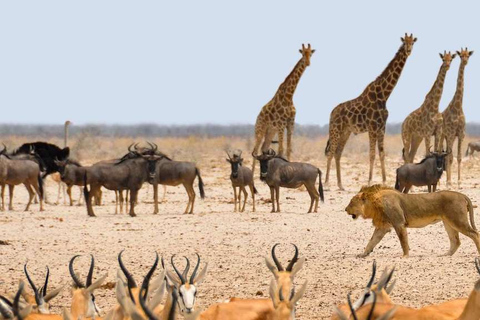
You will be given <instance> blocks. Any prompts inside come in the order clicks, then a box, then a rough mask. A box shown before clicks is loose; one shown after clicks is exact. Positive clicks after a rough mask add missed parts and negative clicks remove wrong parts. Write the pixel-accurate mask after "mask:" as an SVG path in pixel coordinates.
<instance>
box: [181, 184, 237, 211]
mask: <svg viewBox="0 0 480 320" xmlns="http://www.w3.org/2000/svg"><path fill="white" fill-rule="evenodd" d="M189 188H190V194H191V195H192V204H191V206H190V212H189V213H190V214H193V206H194V204H195V197H196V194H195V190H194V189H193V183H192V184H191V185H190V186H189ZM238 206H239V207H240V202H239V203H238Z"/></svg>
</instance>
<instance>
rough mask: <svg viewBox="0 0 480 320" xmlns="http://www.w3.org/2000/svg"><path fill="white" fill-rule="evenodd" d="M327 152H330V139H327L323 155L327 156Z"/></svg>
mask: <svg viewBox="0 0 480 320" xmlns="http://www.w3.org/2000/svg"><path fill="white" fill-rule="evenodd" d="M328 151H330V139H328V141H327V146H326V147H325V155H327V153H328Z"/></svg>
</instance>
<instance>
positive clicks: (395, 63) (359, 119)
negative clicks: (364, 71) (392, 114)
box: [325, 34, 417, 190]
mask: <svg viewBox="0 0 480 320" xmlns="http://www.w3.org/2000/svg"><path fill="white" fill-rule="evenodd" d="M400 39H401V40H402V45H401V46H400V48H399V49H398V51H397V53H396V54H395V57H394V58H393V60H392V61H390V63H389V64H388V66H387V67H386V69H385V70H384V71H383V72H382V73H381V74H380V75H379V76H378V77H377V79H375V80H374V81H373V82H371V83H370V84H369V85H368V86H367V87H366V88H365V90H364V91H363V93H362V94H361V95H360V96H358V97H357V98H355V99H353V100H350V101H346V102H343V103H341V104H339V105H338V106H336V107H335V109H333V111H332V113H331V114H330V124H329V139H328V142H327V146H326V148H325V155H326V156H327V175H326V178H325V183H326V184H327V185H328V180H329V177H330V165H331V163H332V158H333V157H335V165H336V169H337V185H338V188H339V189H340V190H344V188H343V186H342V178H341V170H340V158H341V157H342V152H343V149H344V148H345V144H346V143H347V141H348V138H349V137H350V134H351V133H354V134H358V133H364V132H368V138H369V140H370V173H369V176H368V184H371V182H372V174H373V164H374V161H375V144H378V153H379V155H380V163H381V167H382V179H383V183H385V181H386V175H385V153H384V149H383V140H384V136H385V124H386V122H387V117H388V110H387V105H386V104H387V100H388V98H389V97H390V94H391V93H392V91H393V89H394V88H395V85H396V84H397V82H398V79H399V78H400V74H401V73H402V70H403V67H404V66H405V63H406V62H407V58H408V56H409V55H410V53H411V52H412V48H413V44H414V43H415V42H416V41H417V38H414V37H413V35H410V36H409V35H407V34H405V37H402V38H400Z"/></svg>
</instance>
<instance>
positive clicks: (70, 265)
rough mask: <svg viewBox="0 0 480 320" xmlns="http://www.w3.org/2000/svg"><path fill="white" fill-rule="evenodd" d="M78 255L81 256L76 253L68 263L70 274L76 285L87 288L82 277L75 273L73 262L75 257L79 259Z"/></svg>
mask: <svg viewBox="0 0 480 320" xmlns="http://www.w3.org/2000/svg"><path fill="white" fill-rule="evenodd" d="M78 257H80V255H76V256H74V257H73V258H72V259H71V260H70V263H69V264H68V270H69V271H70V276H71V277H72V279H73V282H74V283H75V285H76V286H77V287H78V288H85V285H84V284H83V283H82V281H81V280H80V279H78V277H77V275H76V274H75V271H74V270H73V262H74V261H75V259H77V258H78Z"/></svg>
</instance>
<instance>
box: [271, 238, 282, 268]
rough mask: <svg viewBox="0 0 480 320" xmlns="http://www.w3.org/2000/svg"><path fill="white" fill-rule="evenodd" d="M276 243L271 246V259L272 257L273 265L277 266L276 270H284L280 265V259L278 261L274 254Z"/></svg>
mask: <svg viewBox="0 0 480 320" xmlns="http://www.w3.org/2000/svg"><path fill="white" fill-rule="evenodd" d="M278 245H279V243H276V244H275V245H274V246H273V248H272V259H273V262H275V265H276V266H277V269H278V271H284V270H283V267H282V265H281V264H280V261H278V259H277V256H276V255H275V248H276V247H277V246H278Z"/></svg>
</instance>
